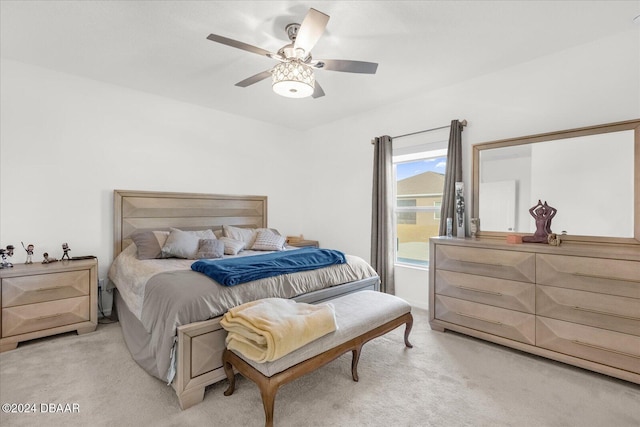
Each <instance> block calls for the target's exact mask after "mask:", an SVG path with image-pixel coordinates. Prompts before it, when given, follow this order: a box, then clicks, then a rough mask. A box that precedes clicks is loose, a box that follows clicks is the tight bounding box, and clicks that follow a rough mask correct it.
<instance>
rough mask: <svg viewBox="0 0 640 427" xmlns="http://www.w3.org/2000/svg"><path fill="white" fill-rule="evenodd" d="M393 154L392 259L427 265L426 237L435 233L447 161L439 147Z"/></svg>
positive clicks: (437, 229) (427, 239)
mask: <svg viewBox="0 0 640 427" xmlns="http://www.w3.org/2000/svg"><path fill="white" fill-rule="evenodd" d="M398 159H399V157H398V158H394V160H395V161H394V166H395V176H396V180H395V182H396V206H395V212H396V262H398V263H402V264H412V265H419V266H427V265H428V264H429V238H430V237H433V236H437V235H438V231H439V228H440V206H441V204H442V190H443V188H444V173H445V168H446V163H447V157H446V155H443V153H442V150H437V151H435V150H434V151H425V152H421V153H414V154H413V155H412V159H411V160H409V161H399V160H398Z"/></svg>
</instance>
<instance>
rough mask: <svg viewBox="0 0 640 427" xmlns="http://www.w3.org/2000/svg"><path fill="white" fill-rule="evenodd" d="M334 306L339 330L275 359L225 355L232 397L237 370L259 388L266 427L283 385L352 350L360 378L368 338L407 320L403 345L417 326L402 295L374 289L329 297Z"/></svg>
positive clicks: (355, 374) (354, 371)
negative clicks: (267, 359)
mask: <svg viewBox="0 0 640 427" xmlns="http://www.w3.org/2000/svg"><path fill="white" fill-rule="evenodd" d="M330 302H331V303H332V304H333V306H334V307H335V312H336V323H337V326H338V329H337V330H336V331H335V332H332V333H330V334H328V335H325V336H323V337H321V338H319V339H317V340H315V341H313V342H311V343H309V344H307V345H305V346H303V347H301V348H299V349H297V350H295V351H293V352H291V353H289V354H287V355H285V356H283V357H281V358H280V359H277V360H274V361H273V362H266V363H257V362H254V361H252V360H248V359H245V358H244V357H243V356H242V355H241V354H239V353H236V352H233V351H230V350H228V349H226V350H225V351H224V353H223V355H222V362H223V364H224V370H225V373H226V374H227V378H228V379H229V387H228V388H227V390H226V391H225V392H224V394H225V396H229V395H231V394H232V393H233V391H234V390H235V376H234V370H233V368H235V369H236V370H237V371H238V372H239V373H240V374H242V375H243V376H244V377H246V378H248V379H250V380H252V381H253V382H255V383H256V384H257V385H258V387H259V388H260V393H261V395H262V404H263V406H264V412H265V417H266V423H265V425H266V426H268V427H269V426H272V425H273V404H274V400H275V397H276V392H277V391H278V388H279V387H280V386H281V385H283V384H286V383H288V382H291V381H293V380H294V379H296V378H298V377H301V376H302V375H304V374H307V373H309V372H312V371H314V370H315V369H317V368H319V367H321V366H324V365H326V364H327V363H329V362H331V361H332V360H334V359H336V358H338V357H339V356H341V355H342V354H344V353H346V352H348V351H351V352H352V360H351V375H352V377H353V380H354V381H358V372H357V370H358V360H359V358H360V351H361V349H362V346H363V345H364V344H365V343H366V342H367V341H369V340H372V339H373V338H376V337H379V336H381V335H384V334H386V333H387V332H389V331H391V330H393V329H395V328H397V327H398V326H400V325H402V324H406V327H405V331H404V344H405V346H407V347H413V346H412V345H411V343H410V342H409V333H410V332H411V327H412V326H413V316H412V315H411V306H410V305H409V304H408V303H407V302H406V301H404V300H403V299H401V298H398V297H395V296H393V295H389V294H385V293H382V292H375V291H361V292H355V293H353V294H349V295H345V296H343V297H339V298H336V299H333V300H331V301H330Z"/></svg>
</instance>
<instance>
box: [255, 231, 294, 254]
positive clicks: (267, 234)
mask: <svg viewBox="0 0 640 427" xmlns="http://www.w3.org/2000/svg"><path fill="white" fill-rule="evenodd" d="M285 242H286V239H285V238H284V237H282V236H281V235H279V234H276V233H274V232H273V231H271V230H269V229H266V228H262V229H259V230H258V232H257V236H256V240H255V242H254V243H253V246H252V247H251V249H253V250H255V251H282V250H284V244H285Z"/></svg>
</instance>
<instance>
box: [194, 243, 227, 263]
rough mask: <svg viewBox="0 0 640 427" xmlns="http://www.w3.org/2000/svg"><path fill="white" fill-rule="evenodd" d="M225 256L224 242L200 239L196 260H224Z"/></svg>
mask: <svg viewBox="0 0 640 427" xmlns="http://www.w3.org/2000/svg"><path fill="white" fill-rule="evenodd" d="M223 255H224V242H221V241H220V240H218V239H200V246H199V247H198V253H197V254H196V259H202V258H222V256H223Z"/></svg>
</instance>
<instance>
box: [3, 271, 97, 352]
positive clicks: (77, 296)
mask: <svg viewBox="0 0 640 427" xmlns="http://www.w3.org/2000/svg"><path fill="white" fill-rule="evenodd" d="M0 307H1V308H0V310H1V315H0V333H1V335H0V352H2V351H7V350H13V349H14V348H16V347H17V345H18V343H19V342H21V341H26V340H30V339H34V338H40V337H44V336H48V335H53V334H59V333H62V332H69V331H73V330H76V331H77V332H78V334H83V333H86V332H91V331H94V330H95V329H96V326H97V325H98V261H97V260H96V259H92V260H79V261H67V260H65V261H58V262H54V263H50V264H39V263H38V264H15V265H14V267H12V268H5V269H2V270H0Z"/></svg>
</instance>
